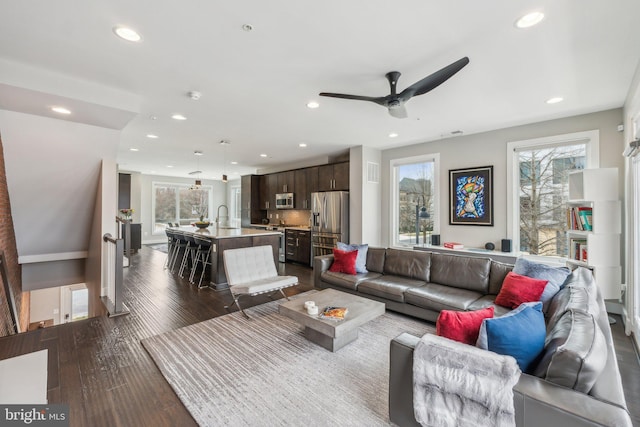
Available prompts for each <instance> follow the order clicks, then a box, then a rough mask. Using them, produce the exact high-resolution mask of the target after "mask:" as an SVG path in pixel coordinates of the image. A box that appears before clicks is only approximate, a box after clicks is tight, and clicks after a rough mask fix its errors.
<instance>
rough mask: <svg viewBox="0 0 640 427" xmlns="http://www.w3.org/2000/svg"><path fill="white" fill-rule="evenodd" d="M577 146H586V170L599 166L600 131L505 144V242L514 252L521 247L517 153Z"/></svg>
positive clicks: (542, 256) (544, 257)
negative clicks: (510, 244) (506, 241)
mask: <svg viewBox="0 0 640 427" xmlns="http://www.w3.org/2000/svg"><path fill="white" fill-rule="evenodd" d="M579 143H585V145H586V147H585V154H586V162H585V168H588V169H594V168H598V167H600V131H599V130H597V129H596V130H589V131H583V132H574V133H567V134H560V135H553V136H546V137H542V138H533V139H525V140H520V141H511V142H508V143H507V239H511V241H512V248H514V249H513V251H514V252H519V248H520V203H519V201H520V193H519V190H520V163H519V160H518V152H519V151H524V150H529V149H531V150H533V149H542V148H553V147H559V146H565V145H572V144H579ZM527 257H531V258H542V259H549V258H555V257H549V256H544V255H527Z"/></svg>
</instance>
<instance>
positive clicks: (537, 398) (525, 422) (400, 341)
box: [389, 333, 632, 427]
mask: <svg viewBox="0 0 640 427" xmlns="http://www.w3.org/2000/svg"><path fill="white" fill-rule="evenodd" d="M418 341H420V338H419V337H416V336H413V335H411V334H407V333H403V334H401V335H399V336H397V337H396V338H394V339H393V340H392V341H391V345H390V354H389V418H390V420H391V421H392V422H394V423H396V424H397V425H399V426H402V427H404V426H419V424H418V423H417V421H416V420H415V416H414V413H413V350H414V348H415V346H416V344H417V343H418ZM513 394H514V396H513V398H514V405H515V411H516V425H517V426H520V427H522V426H526V427H549V426H554V425H561V426H563V427H574V426H576V427H577V426H623V427H631V426H632V423H631V418H630V416H629V413H628V412H627V411H626V410H625V409H624V408H621V407H619V406H616V405H613V404H610V403H607V402H603V401H601V400H598V399H596V398H594V397H593V396H590V395H587V394H584V393H580V392H577V391H574V390H571V389H568V388H565V387H561V386H558V385H556V384H553V383H550V382H548V381H544V380H542V379H540V378H537V377H534V376H531V375H527V374H522V375H521V376H520V380H519V381H518V384H516V386H515V387H514V388H513Z"/></svg>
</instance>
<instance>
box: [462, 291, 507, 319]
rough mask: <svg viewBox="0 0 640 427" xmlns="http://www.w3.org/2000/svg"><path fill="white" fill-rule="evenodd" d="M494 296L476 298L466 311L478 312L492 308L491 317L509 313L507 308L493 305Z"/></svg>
mask: <svg viewBox="0 0 640 427" xmlns="http://www.w3.org/2000/svg"><path fill="white" fill-rule="evenodd" d="M495 299H496V296H495V295H491V294H489V295H485V296H483V297H481V298H478V299H477V300H475V301H474V302H472V303H471V304H469V307H467V310H480V309H483V308H487V307H493V317H500V316H504V315H505V314H507V313H509V312H510V311H511V310H510V309H508V308H507V307H503V306H501V305H498V304H496V303H495Z"/></svg>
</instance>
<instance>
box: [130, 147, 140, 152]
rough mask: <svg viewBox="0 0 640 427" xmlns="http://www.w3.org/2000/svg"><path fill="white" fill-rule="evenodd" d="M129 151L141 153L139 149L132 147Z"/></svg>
mask: <svg viewBox="0 0 640 427" xmlns="http://www.w3.org/2000/svg"><path fill="white" fill-rule="evenodd" d="M129 151H140V150H138V149H137V148H133V147H132V148H129Z"/></svg>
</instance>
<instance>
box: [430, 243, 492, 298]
mask: <svg viewBox="0 0 640 427" xmlns="http://www.w3.org/2000/svg"><path fill="white" fill-rule="evenodd" d="M490 271H491V260H490V259H489V258H474V257H467V256H461V255H449V254H437V253H433V254H432V255H431V273H430V279H429V281H430V282H432V283H439V284H442V285H447V286H453V287H456V288H460V289H468V290H470V291H476V292H480V293H482V294H483V295H484V294H486V293H488V292H489V273H490Z"/></svg>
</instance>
